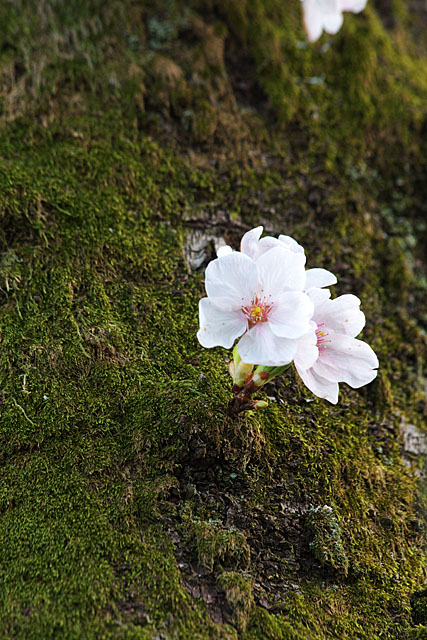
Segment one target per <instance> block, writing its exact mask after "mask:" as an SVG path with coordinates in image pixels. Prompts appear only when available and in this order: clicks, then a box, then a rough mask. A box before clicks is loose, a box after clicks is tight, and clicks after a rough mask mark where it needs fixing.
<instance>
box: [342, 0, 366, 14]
mask: <svg viewBox="0 0 427 640" xmlns="http://www.w3.org/2000/svg"><path fill="white" fill-rule="evenodd" d="M367 1H368V0H339V4H340V9H341V11H351V12H352V13H360V12H361V11H363V9H364V8H365V7H366V3H367Z"/></svg>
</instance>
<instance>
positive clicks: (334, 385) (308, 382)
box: [295, 365, 339, 404]
mask: <svg viewBox="0 0 427 640" xmlns="http://www.w3.org/2000/svg"><path fill="white" fill-rule="evenodd" d="M295 366H296V369H297V371H298V374H299V376H300V378H301V380H302V381H303V382H304V384H305V386H306V387H308V388H309V389H310V391H312V392H313V393H314V394H315V395H316V396H318V397H319V398H325V400H328V401H329V402H331V403H332V404H337V402H338V392H339V387H338V382H330V381H329V380H326V379H325V378H322V376H319V375H318V374H317V373H316V371H315V370H314V369H312V368H311V369H308V370H305V369H303V368H300V367H299V366H298V365H295Z"/></svg>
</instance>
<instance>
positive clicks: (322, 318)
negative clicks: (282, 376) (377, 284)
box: [294, 289, 378, 404]
mask: <svg viewBox="0 0 427 640" xmlns="http://www.w3.org/2000/svg"><path fill="white" fill-rule="evenodd" d="M308 295H309V297H310V299H311V301H312V302H313V304H314V314H313V319H312V321H311V324H310V330H309V331H308V332H307V333H306V334H305V335H304V336H302V337H301V338H300V340H299V344H298V350H297V353H296V355H295V358H294V364H295V367H296V369H297V371H298V374H299V375H300V377H301V379H302V381H303V382H304V384H305V385H306V386H307V387H308V388H309V389H310V391H312V392H313V393H314V394H315V395H317V396H319V397H320V398H326V400H329V402H331V403H332V404H336V403H337V402H338V383H339V382H346V383H347V384H349V385H350V386H351V387H353V388H354V389H357V388H358V387H362V386H363V385H365V384H368V383H369V382H371V381H372V380H373V379H374V378H375V377H376V375H377V367H378V358H377V356H376V355H375V353H374V351H373V350H372V349H371V347H370V346H369V345H368V344H366V342H362V340H356V339H355V337H356V336H357V335H358V334H359V333H360V332H361V331H362V329H363V327H364V326H365V316H364V314H363V313H362V311H360V309H359V305H360V300H359V298H357V297H356V296H353V295H351V294H346V295H343V296H339V297H338V298H335V299H334V300H331V299H330V295H331V294H330V292H329V291H328V290H325V289H312V290H311V291H310V292H309V294H308Z"/></svg>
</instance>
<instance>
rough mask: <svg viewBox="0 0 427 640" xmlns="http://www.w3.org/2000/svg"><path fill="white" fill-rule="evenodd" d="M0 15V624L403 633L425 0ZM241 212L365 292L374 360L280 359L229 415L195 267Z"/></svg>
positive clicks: (236, 224) (297, 637)
mask: <svg viewBox="0 0 427 640" xmlns="http://www.w3.org/2000/svg"><path fill="white" fill-rule="evenodd" d="M0 23H1V24H2V25H3V26H2V30H1V34H0V105H1V110H2V116H3V120H2V127H1V131H0V148H1V159H0V380H1V394H0V412H1V430H0V434H1V449H0V451H1V483H0V509H1V519H0V567H1V571H0V585H1V586H0V594H1V597H0V637H1V638H20V639H24V638H25V639H27V638H34V639H43V640H47V639H48V638H61V639H62V638H64V639H72V638H79V639H80V638H90V639H92V638H93V639H97V640H99V639H101V638H126V639H129V640H131V639H135V640H136V639H141V640H154V639H155V638H156V639H158V638H163V639H169V638H179V639H181V640H189V639H194V640H196V639H197V640H199V639H208V638H209V639H210V638H218V639H229V640H236V639H241V640H261V639H262V640H290V639H292V640H326V639H329V638H337V639H340V640H356V639H357V640H375V639H376V638H378V639H380V638H381V640H385V639H389V640H391V639H396V640H397V639H405V638H406V639H410V640H415V639H416V638H417V639H421V638H424V637H426V635H425V634H426V633H427V618H426V598H427V596H426V593H427V591H426V584H425V569H424V561H425V556H423V552H422V544H423V539H424V533H423V532H424V530H425V528H424V527H425V522H424V519H423V512H425V505H426V498H425V492H424V493H423V492H422V490H420V483H421V489H422V477H423V476H422V469H421V467H422V460H421V459H420V457H421V456H420V455H419V452H420V449H421V445H422V442H421V439H422V434H423V429H425V427H424V425H423V416H425V397H424V395H423V384H424V379H423V377H422V363H423V355H425V341H424V338H423V333H422V330H421V327H422V326H423V321H425V315H423V309H422V301H423V292H424V291H425V270H423V268H424V265H425V263H424V262H423V253H422V247H423V243H422V239H423V234H425V219H424V215H425V208H424V206H425V199H426V186H425V185H426V182H425V172H424V168H425V157H426V156H427V154H426V151H427V144H426V130H427V127H426V119H425V107H424V105H425V100H426V94H427V66H426V43H427V41H426V29H425V27H426V25H427V20H426V15H425V13H423V9H422V7H421V6H418V5H416V3H414V6H411V7H410V8H408V7H407V5H406V3H404V2H402V1H400V0H394V1H393V2H391V3H385V2H377V3H374V2H369V4H368V7H367V9H366V11H365V12H363V13H362V14H360V15H358V16H353V15H350V14H348V15H346V19H345V24H344V27H343V29H342V31H341V32H340V33H339V34H338V35H337V36H335V37H327V36H324V37H323V39H322V40H321V41H320V42H319V43H317V44H315V45H308V44H307V42H306V41H305V38H304V34H303V31H302V26H301V9H300V3H299V2H298V0H292V1H289V2H283V1H281V2H279V1H277V2H276V1H275V0H265V1H264V2H263V1H261V0H242V1H239V2H231V1H229V0H216V1H215V0H210V1H209V2H193V3H189V2H179V1H177V0H173V1H172V0H168V1H166V0H164V1H160V0H156V1H155V2H150V3H148V2H147V3H144V2H142V1H141V2H133V1H132V0H121V1H120V2H105V1H103V2H101V1H100V0H99V1H98V0H91V1H90V2H87V3H80V2H70V1H67V2H66V1H65V0H64V1H62V0H61V1H58V2H53V1H52V2H49V1H47V0H46V1H44V2H37V3H35V2H29V1H24V0H21V1H20V2H15V3H13V4H12V3H3V4H2V6H1V7H0ZM257 224H264V225H265V227H266V230H267V231H268V232H271V233H275V234H277V233H286V234H290V235H293V236H294V237H296V238H297V239H298V240H299V241H300V242H301V243H302V244H303V245H304V246H305V248H306V251H307V255H308V263H309V266H323V267H325V268H328V269H331V270H332V271H334V272H335V273H336V274H337V275H338V277H339V284H338V285H337V286H336V287H335V289H336V293H337V294H338V295H339V294H343V293H348V292H352V293H355V294H357V295H358V296H359V297H360V298H361V299H362V302H363V309H364V311H365V313H366V316H367V326H366V330H365V331H364V333H363V337H364V338H365V339H366V340H367V341H368V342H369V343H370V344H372V346H373V347H374V349H375V351H376V352H377V353H378V356H379V359H380V364H381V366H380V372H379V376H378V379H377V380H376V381H375V382H374V383H372V384H371V385H369V386H368V387H367V388H364V389H361V390H357V391H355V390H351V389H349V388H346V387H345V385H342V391H341V396H340V403H339V404H338V405H337V406H332V405H329V404H327V403H326V402H325V401H322V400H318V399H316V398H314V397H313V396H312V395H311V394H310V393H309V392H308V391H307V390H305V389H304V388H303V386H302V385H301V384H300V383H299V382H298V380H297V378H296V376H295V375H294V374H293V372H292V371H291V370H290V371H289V372H288V374H287V375H286V376H284V377H283V378H281V379H278V380H276V381H274V383H272V384H271V385H270V386H269V387H266V389H265V392H264V394H260V397H264V398H265V397H266V396H268V397H269V398H270V400H269V403H270V406H269V408H268V409H267V410H264V411H262V412H257V413H255V412H249V413H248V414H247V415H245V416H244V417H240V418H239V419H238V420H231V419H230V418H227V417H226V415H225V409H226V406H227V403H228V400H229V397H230V387H231V383H230V378H229V377H228V375H227V360H228V357H229V356H230V354H228V353H226V352H225V351H224V350H222V349H214V350H203V349H202V348H201V347H200V346H199V345H198V343H197V340H196V337H195V334H196V330H197V302H198V299H199V298H200V297H201V296H202V295H203V268H202V267H203V264H202V266H201V267H200V268H198V269H194V267H195V264H196V263H198V262H201V263H203V260H204V261H205V262H204V263H205V264H206V261H207V260H209V259H210V258H212V257H213V255H214V253H213V239H215V238H221V237H223V238H225V239H226V240H227V241H228V242H229V243H231V244H233V245H234V246H235V247H237V246H238V242H239V239H240V236H241V235H242V233H243V232H244V231H245V230H247V229H249V228H251V227H252V226H255V225H257ZM194 255H195V256H196V258H197V259H196V260H195V261H194V260H192V256H193V257H194ZM191 265H192V266H191ZM192 267H193V268H192ZM405 434H406V435H405ZM408 434H409V435H411V434H412V436H414V434H415V435H417V436H418V438H419V442H418V443H415V444H414V442H413V440H412V441H411V442H409V440H408V438H409V435H408ZM405 438H406V444H407V446H406V450H404V448H403V444H404V439H405ZM408 442H409V444H408ZM420 443H421V444H420Z"/></svg>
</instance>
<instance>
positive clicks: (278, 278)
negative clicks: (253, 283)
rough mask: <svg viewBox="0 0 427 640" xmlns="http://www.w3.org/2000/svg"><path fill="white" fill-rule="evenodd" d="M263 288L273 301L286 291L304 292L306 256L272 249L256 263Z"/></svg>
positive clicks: (281, 249) (279, 248) (280, 248)
mask: <svg viewBox="0 0 427 640" xmlns="http://www.w3.org/2000/svg"><path fill="white" fill-rule="evenodd" d="M256 265H257V268H258V274H259V281H260V283H261V288H262V289H263V290H264V294H265V295H271V297H272V299H273V300H274V299H275V298H277V297H279V296H280V295H281V294H283V293H284V292H285V291H303V289H304V285H305V269H304V265H305V255H304V254H302V253H293V252H292V251H289V250H288V249H285V248H282V247H275V248H274V249H270V251H267V252H266V253H264V255H262V256H261V257H260V258H258V260H257V262H256Z"/></svg>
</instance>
